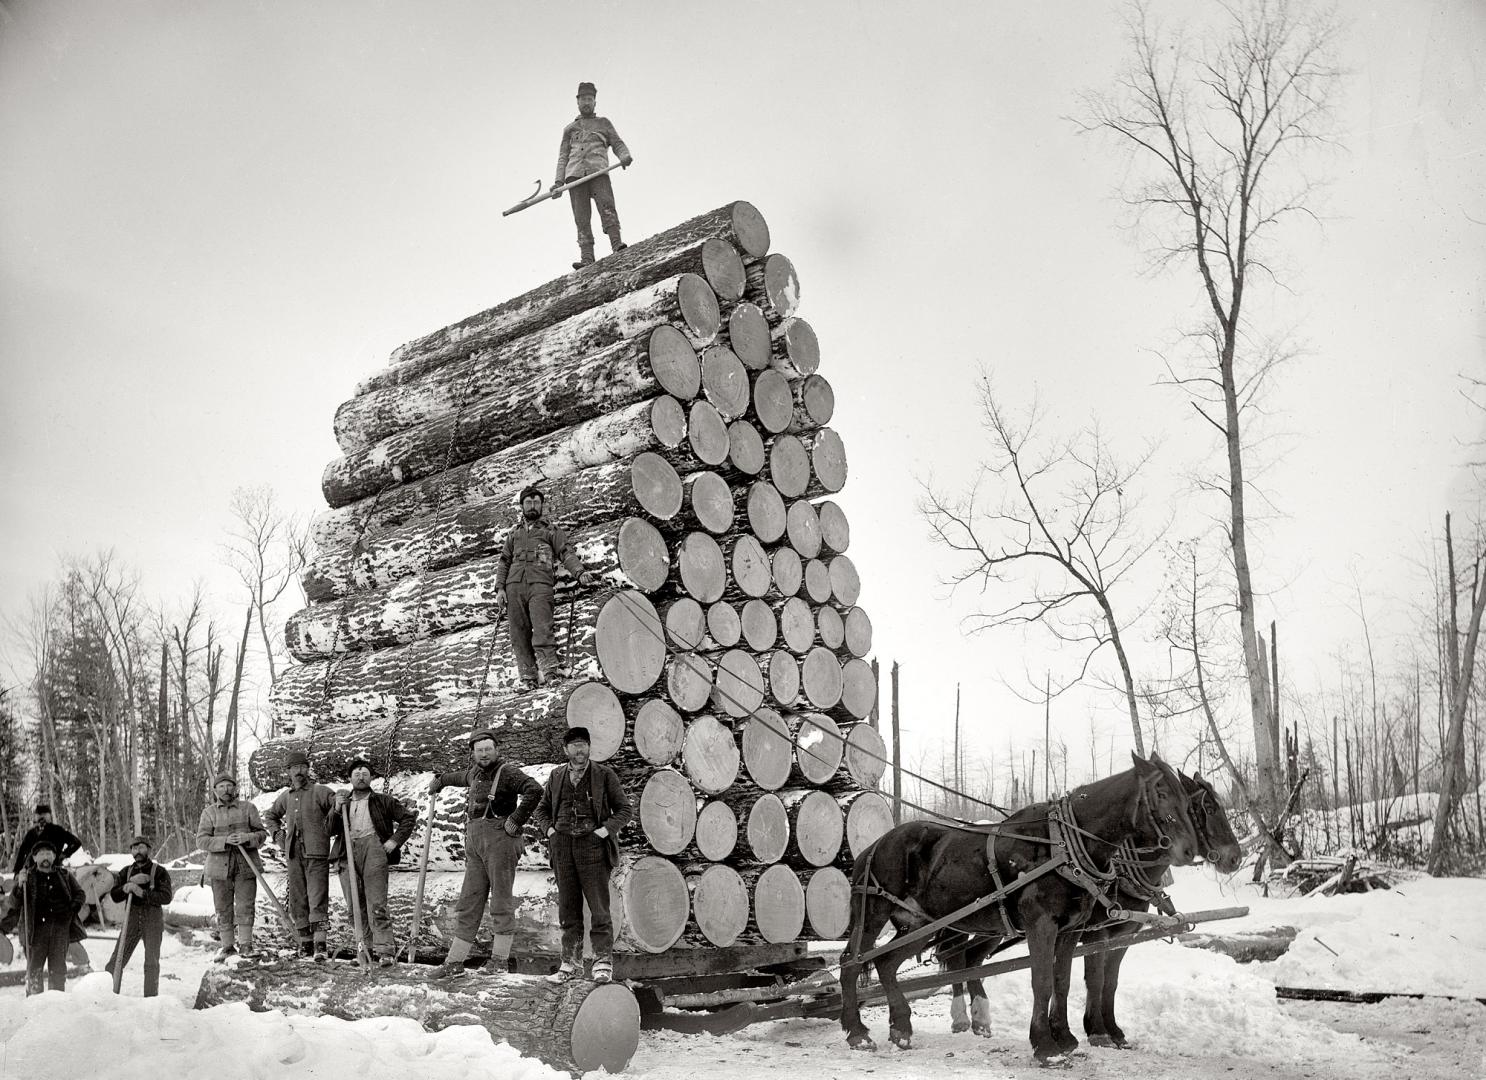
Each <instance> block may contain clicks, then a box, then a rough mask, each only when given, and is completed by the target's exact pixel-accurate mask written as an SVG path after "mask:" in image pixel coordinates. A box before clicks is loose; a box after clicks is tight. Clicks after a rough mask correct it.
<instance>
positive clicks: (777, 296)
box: [743, 251, 800, 325]
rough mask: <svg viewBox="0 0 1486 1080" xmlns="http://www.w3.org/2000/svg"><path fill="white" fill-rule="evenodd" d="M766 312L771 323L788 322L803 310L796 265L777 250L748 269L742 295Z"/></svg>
mask: <svg viewBox="0 0 1486 1080" xmlns="http://www.w3.org/2000/svg"><path fill="white" fill-rule="evenodd" d="M743 295H744V296H746V297H747V298H748V299H749V300H751V301H752V302H753V303H755V304H757V305H758V306H759V307H760V308H762V309H763V312H764V316H765V318H767V319H768V320H769V322H770V324H771V325H772V324H775V323H779V322H781V321H782V320H784V319H788V318H789V317H790V316H791V315H793V314H794V313H795V312H796V311H798V310H799V308H800V278H799V275H797V274H796V273H795V266H794V263H792V262H790V261H789V259H787V258H785V257H784V256H783V255H781V254H779V253H778V252H777V251H776V252H774V253H773V254H772V255H769V256H767V257H766V258H763V259H760V260H758V261H756V262H754V263H753V264H752V265H751V266H749V267H748V287H747V288H746V289H745V290H744V293H743Z"/></svg>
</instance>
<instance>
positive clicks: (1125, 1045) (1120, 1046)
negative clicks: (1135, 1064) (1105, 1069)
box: [1109, 1035, 1135, 1050]
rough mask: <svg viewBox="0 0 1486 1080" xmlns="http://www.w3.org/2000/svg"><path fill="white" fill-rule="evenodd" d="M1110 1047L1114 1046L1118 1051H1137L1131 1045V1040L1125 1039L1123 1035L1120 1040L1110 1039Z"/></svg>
mask: <svg viewBox="0 0 1486 1080" xmlns="http://www.w3.org/2000/svg"><path fill="white" fill-rule="evenodd" d="M1109 1045H1110V1046H1113V1047H1114V1048H1115V1049H1116V1050H1134V1049H1135V1047H1133V1046H1131V1045H1130V1040H1129V1039H1127V1038H1125V1037H1124V1036H1123V1035H1121V1036H1120V1037H1119V1038H1116V1039H1110V1040H1109Z"/></svg>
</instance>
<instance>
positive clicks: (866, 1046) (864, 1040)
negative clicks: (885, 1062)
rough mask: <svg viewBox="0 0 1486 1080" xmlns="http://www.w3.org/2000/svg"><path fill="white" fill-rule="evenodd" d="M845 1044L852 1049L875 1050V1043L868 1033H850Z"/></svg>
mask: <svg viewBox="0 0 1486 1080" xmlns="http://www.w3.org/2000/svg"><path fill="white" fill-rule="evenodd" d="M846 1045H847V1046H849V1047H851V1048H852V1049H853V1050H876V1049H877V1044H876V1043H875V1042H873V1041H872V1036H870V1035H865V1034H863V1035H851V1036H848V1037H847V1040H846Z"/></svg>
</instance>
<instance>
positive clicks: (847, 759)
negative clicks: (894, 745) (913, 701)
mask: <svg viewBox="0 0 1486 1080" xmlns="http://www.w3.org/2000/svg"><path fill="white" fill-rule="evenodd" d="M845 731H846V744H845V748H844V751H843V753H842V756H841V767H840V768H839V769H838V770H836V775H835V777H834V778H832V779H831V780H829V781H827V786H829V787H830V789H831V790H833V791H837V792H851V791H858V790H861V789H863V788H875V787H877V785H878V784H879V783H880V782H881V780H882V774H883V771H884V770H885V769H886V768H887V746H886V745H885V744H884V743H883V741H882V736H881V735H880V734H878V732H877V729H876V728H874V727H873V726H872V725H871V724H869V723H867V722H866V721H864V720H859V721H857V722H856V723H854V724H851V725H850V726H848V727H846V728H845Z"/></svg>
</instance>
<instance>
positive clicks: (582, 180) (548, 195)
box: [500, 162, 629, 217]
mask: <svg viewBox="0 0 1486 1080" xmlns="http://www.w3.org/2000/svg"><path fill="white" fill-rule="evenodd" d="M628 168H629V166H628V165H621V164H619V163H617V162H616V163H615V164H613V165H610V166H609V167H608V168H607V169H600V170H599V171H598V172H592V173H589V174H588V175H587V176H580V177H578V179H576V180H569V181H568V182H567V183H566V184H563V185H562V186H561V187H555V188H552V189H551V190H550V191H543V190H542V182H541V181H540V180H538V181H537V190H536V191H535V192H534V193H533V194H532V195H531V197H530V198H527V199H523V200H522V201H521V202H519V203H517V204H516V205H515V206H513V207H511V209H509V210H502V211H501V212H500V216H501V217H510V216H511V215H512V214H519V213H520V212H521V211H523V210H525V209H526V208H527V207H529V206H536V205H537V203H539V202H546V201H547V200H548V199H555V198H557V197H558V196H559V195H561V194H562V193H563V192H564V191H568V190H570V189H571V188H575V187H577V186H578V185H580V184H586V183H588V182H589V181H590V180H597V179H598V178H599V177H600V176H604V175H606V174H608V173H611V172H613V171H614V170H615V169H628Z"/></svg>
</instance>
